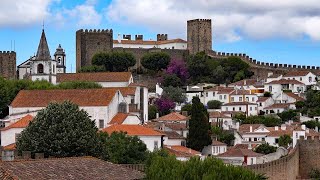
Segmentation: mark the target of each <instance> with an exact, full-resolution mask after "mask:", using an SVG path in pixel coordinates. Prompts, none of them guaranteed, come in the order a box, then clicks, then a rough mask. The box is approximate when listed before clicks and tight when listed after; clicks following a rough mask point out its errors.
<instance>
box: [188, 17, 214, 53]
mask: <svg viewBox="0 0 320 180" xmlns="http://www.w3.org/2000/svg"><path fill="white" fill-rule="evenodd" d="M187 42H188V50H189V52H190V54H195V53H197V52H201V51H209V50H212V26H211V19H194V20H189V21H188V22H187Z"/></svg>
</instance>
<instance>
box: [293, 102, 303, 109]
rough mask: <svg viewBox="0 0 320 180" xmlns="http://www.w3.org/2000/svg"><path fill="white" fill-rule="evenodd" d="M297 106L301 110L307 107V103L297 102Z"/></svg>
mask: <svg viewBox="0 0 320 180" xmlns="http://www.w3.org/2000/svg"><path fill="white" fill-rule="evenodd" d="M295 105H296V108H297V109H299V110H300V109H302V108H303V107H304V106H305V103H304V101H297V102H296V103H295Z"/></svg>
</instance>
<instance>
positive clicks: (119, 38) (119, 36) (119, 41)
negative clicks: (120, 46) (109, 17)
mask: <svg viewBox="0 0 320 180" xmlns="http://www.w3.org/2000/svg"><path fill="white" fill-rule="evenodd" d="M123 36H124V35H123ZM118 43H121V34H120V33H119V34H118Z"/></svg>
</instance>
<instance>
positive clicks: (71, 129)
mask: <svg viewBox="0 0 320 180" xmlns="http://www.w3.org/2000/svg"><path fill="white" fill-rule="evenodd" d="M97 131H98V128H97V127H96V126H95V122H94V121H92V120H90V117H89V116H88V113H87V112H86V111H84V110H80V109H79V107H78V106H77V105H75V104H73V103H71V102H68V101H66V102H63V103H61V104H59V103H50V104H49V105H48V107H47V108H45V109H43V110H41V111H39V112H38V114H37V116H36V117H35V118H34V119H33V121H32V122H30V124H29V126H28V127H27V128H26V129H25V130H23V131H22V133H21V135H20V137H19V138H18V141H17V150H18V151H19V152H21V151H31V152H32V153H36V152H43V153H44V154H45V156H55V157H69V156H85V155H94V156H97V155H98V154H99V153H100V152H99V150H100V149H99V144H100V143H99V138H98V136H97Z"/></svg>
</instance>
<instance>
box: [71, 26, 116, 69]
mask: <svg viewBox="0 0 320 180" xmlns="http://www.w3.org/2000/svg"><path fill="white" fill-rule="evenodd" d="M112 48H113V31H112V29H110V30H108V29H107V30H104V29H103V30H100V29H99V30H95V29H94V30H87V29H86V30H85V31H84V30H83V29H80V30H78V31H77V32H76V61H77V63H76V66H77V67H76V70H77V71H78V70H79V69H80V68H81V67H83V66H89V65H91V62H92V57H93V56H94V55H95V54H96V53H99V52H109V51H111V50H112Z"/></svg>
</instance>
